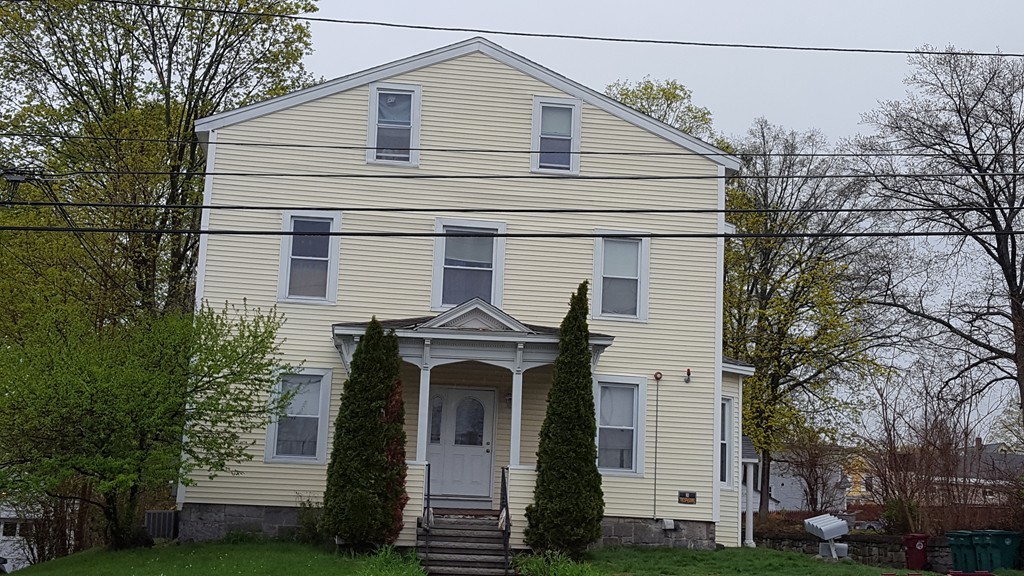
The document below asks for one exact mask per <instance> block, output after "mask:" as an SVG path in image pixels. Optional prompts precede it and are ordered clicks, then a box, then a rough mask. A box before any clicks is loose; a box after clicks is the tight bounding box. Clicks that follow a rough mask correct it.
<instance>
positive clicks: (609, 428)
mask: <svg viewBox="0 0 1024 576" xmlns="http://www.w3.org/2000/svg"><path fill="white" fill-rule="evenodd" d="M645 382H646V379H645V378H643V377H631V376H598V377H597V386H596V387H595V389H596V390H595V392H596V395H597V402H596V403H595V404H596V405H597V467H598V468H599V469H600V470H602V471H605V472H626V473H630V472H632V473H640V472H642V470H641V467H642V462H643V414H644V404H645V402H646V401H645V397H646V394H645Z"/></svg>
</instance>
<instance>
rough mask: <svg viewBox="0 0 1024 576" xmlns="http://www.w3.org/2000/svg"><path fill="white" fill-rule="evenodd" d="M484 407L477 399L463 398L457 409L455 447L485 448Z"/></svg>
mask: <svg viewBox="0 0 1024 576" xmlns="http://www.w3.org/2000/svg"><path fill="white" fill-rule="evenodd" d="M483 444H484V405H483V404H481V403H480V401H479V400H477V399H476V398H463V399H462V400H460V401H459V405H458V406H456V407H455V445H456V446H483Z"/></svg>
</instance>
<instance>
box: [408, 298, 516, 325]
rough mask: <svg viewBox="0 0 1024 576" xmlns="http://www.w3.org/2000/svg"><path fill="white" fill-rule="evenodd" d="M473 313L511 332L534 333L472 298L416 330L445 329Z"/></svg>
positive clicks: (487, 304) (502, 311) (506, 315)
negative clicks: (485, 316)
mask: <svg viewBox="0 0 1024 576" xmlns="http://www.w3.org/2000/svg"><path fill="white" fill-rule="evenodd" d="M474 311H480V312H482V313H484V314H486V315H487V316H488V317H490V318H492V319H494V321H495V322H497V323H499V324H501V325H502V326H504V327H505V328H507V329H508V330H510V331H512V332H522V333H525V334H533V333H534V332H533V331H532V330H530V329H529V328H527V327H526V325H525V324H523V323H522V322H520V321H518V320H516V319H515V318H513V317H512V316H511V315H509V314H507V313H506V312H505V311H504V310H502V309H500V308H498V307H496V306H494V305H493V304H489V303H487V302H484V301H483V300H481V299H480V298H474V299H472V300H469V301H467V302H463V303H462V304H459V305H458V306H455V307H453V308H449V309H448V310H447V311H445V312H442V313H441V314H438V315H437V316H436V317H434V319H432V320H428V321H426V322H424V323H423V324H420V325H419V326H417V328H416V329H417V330H421V329H424V328H427V329H430V328H441V329H443V328H445V324H448V323H449V322H452V321H454V320H457V319H459V318H460V317H462V316H465V315H467V314H470V313H472V312H474Z"/></svg>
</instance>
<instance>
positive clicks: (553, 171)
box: [530, 168, 580, 176]
mask: <svg viewBox="0 0 1024 576" xmlns="http://www.w3.org/2000/svg"><path fill="white" fill-rule="evenodd" d="M530 172H532V173H533V174H555V175H560V176H579V175H580V171H579V170H578V169H577V170H572V169H569V170H560V169H558V168H530Z"/></svg>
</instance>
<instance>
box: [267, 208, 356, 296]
mask: <svg viewBox="0 0 1024 576" xmlns="http://www.w3.org/2000/svg"><path fill="white" fill-rule="evenodd" d="M295 220H324V221H328V220H329V221H330V222H331V232H333V233H337V232H341V212H338V211H331V210H287V211H285V212H284V214H283V215H282V218H281V221H282V224H281V229H282V230H283V231H285V232H291V231H292V229H293V228H292V226H293V223H294V222H295ZM294 238H295V236H293V235H290V234H284V235H282V236H281V263H280V265H279V266H278V277H277V300H278V301H279V302H295V303H302V304H334V303H336V302H337V300H338V259H339V257H340V255H341V239H340V238H339V237H337V236H331V237H330V239H329V240H330V244H329V248H330V251H329V252H328V262H327V293H326V294H324V297H323V298H320V297H313V296H291V295H289V294H288V281H289V277H290V275H291V266H292V240H293V239H294Z"/></svg>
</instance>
